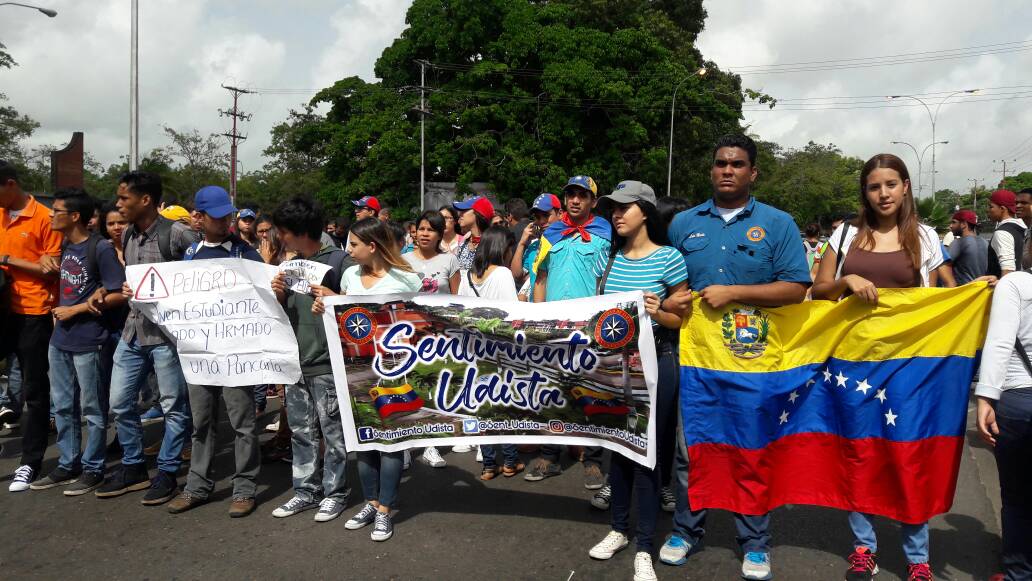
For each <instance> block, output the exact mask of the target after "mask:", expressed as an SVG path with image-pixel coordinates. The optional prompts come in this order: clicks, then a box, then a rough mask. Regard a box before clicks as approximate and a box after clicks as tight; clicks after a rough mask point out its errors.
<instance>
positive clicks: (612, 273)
mask: <svg viewBox="0 0 1032 581" xmlns="http://www.w3.org/2000/svg"><path fill="white" fill-rule="evenodd" d="M608 263H609V256H608V255H605V254H600V255H599V257H598V260H597V261H596V262H595V266H594V274H595V278H602V274H603V273H604V272H605V271H606V264H608ZM687 278H688V269H687V268H685V265H684V258H683V257H682V256H681V253H680V252H678V251H677V249H675V248H673V247H671V246H660V247H659V249H658V250H656V251H655V252H653V253H652V254H650V255H648V256H646V257H645V258H638V259H630V258H627V257H626V256H624V253H623V249H620V250H619V251H617V253H616V259H615V260H614V261H613V267H612V268H611V269H610V270H609V277H608V278H607V279H606V284H605V287H604V288H603V289H602V291H603V294H612V293H618V292H624V291H636V290H640V291H645V292H654V293H656V294H657V295H658V296H659V298H660V300H663V299H665V298H666V297H667V295H668V294H669V290H670V289H671V288H673V287H675V286H677V285H678V284H680V283H682V282H684V281H685V280H686V279H687Z"/></svg>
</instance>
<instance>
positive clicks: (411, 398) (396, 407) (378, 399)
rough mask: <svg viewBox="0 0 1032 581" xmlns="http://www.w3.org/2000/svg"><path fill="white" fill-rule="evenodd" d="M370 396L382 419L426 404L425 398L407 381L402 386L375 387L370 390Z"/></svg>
mask: <svg viewBox="0 0 1032 581" xmlns="http://www.w3.org/2000/svg"><path fill="white" fill-rule="evenodd" d="M369 397H370V398H372V400H373V407H375V408H376V413H378V414H380V418H382V419H386V418H387V417H389V416H390V415H391V414H396V413H398V412H411V411H415V410H418V409H419V408H421V407H423V404H424V402H423V398H421V397H419V394H418V393H416V390H414V389H412V386H411V385H409V384H407V383H406V384H405V385H402V386H400V387H374V388H373V389H370V390H369Z"/></svg>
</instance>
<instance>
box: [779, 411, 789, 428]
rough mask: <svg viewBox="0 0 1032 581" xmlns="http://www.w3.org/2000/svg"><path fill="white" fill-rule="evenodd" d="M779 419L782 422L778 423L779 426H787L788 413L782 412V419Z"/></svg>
mask: <svg viewBox="0 0 1032 581" xmlns="http://www.w3.org/2000/svg"><path fill="white" fill-rule="evenodd" d="M778 419H779V420H781V421H779V422H778V425H779V426H780V425H781V424H787V423H788V412H787V411H785V410H781V417H780V418H778Z"/></svg>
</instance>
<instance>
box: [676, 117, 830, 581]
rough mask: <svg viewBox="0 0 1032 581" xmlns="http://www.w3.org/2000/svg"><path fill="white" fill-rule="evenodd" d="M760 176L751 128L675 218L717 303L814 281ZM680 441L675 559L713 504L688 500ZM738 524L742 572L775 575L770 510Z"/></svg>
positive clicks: (762, 297)
mask: <svg viewBox="0 0 1032 581" xmlns="http://www.w3.org/2000/svg"><path fill="white" fill-rule="evenodd" d="M756 175H757V168H756V144H755V143H753V140H752V139H749V138H748V137H746V136H744V135H725V136H724V137H721V138H720V140H719V141H717V145H716V147H715V148H714V153H713V166H712V167H711V169H710V180H711V182H712V184H713V197H712V198H711V199H710V200H707V201H706V202H705V203H703V204H700V205H698V206H696V207H694V208H691V209H688V210H685V211H684V212H681V213H680V214H678V215H677V216H676V217H675V218H674V220H673V222H671V224H670V230H669V235H670V242H671V244H673V246H674V247H676V248H677V249H678V250H680V251H681V254H683V255H684V263H685V266H686V267H687V269H688V285H689V288H691V289H692V291H694V292H695V293H697V294H698V296H699V297H700V298H701V299H702V300H703V301H704V302H705V303H706V304H707V305H708V306H709V307H711V308H713V309H722V308H724V307H725V306H727V305H729V304H731V303H743V304H749V305H756V306H761V307H777V306H782V305H788V304H794V303H799V302H802V301H803V299H804V298H805V296H806V290H807V288H808V287H809V286H810V284H811V281H810V273H809V270H808V269H807V267H806V254H805V252H804V250H803V246H802V244H800V243H799V228H798V227H797V226H796V224H795V222H794V221H793V220H792V217H791V216H789V215H788V214H786V213H785V212H782V211H780V210H778V209H776V208H772V207H771V206H768V205H766V204H762V203H760V202H757V201H756V200H755V199H754V198H753V197H752V195H751V193H750V190H751V188H752V184H753V182H754V181H755V180H756ZM692 291H686V292H682V293H678V294H676V295H674V296H671V297H669V298H667V300H666V301H664V302H663V308H664V310H668V311H672V312H675V313H680V314H683V313H685V312H686V311H687V310H688V308H690V305H691V299H692ZM685 388H687V389H690V388H691V386H682V389H685ZM677 444H678V445H677V466H676V467H675V472H676V474H677V485H678V491H677V509H676V511H675V514H674V527H673V532H672V533H671V536H670V539H668V540H667V542H666V543H665V544H664V545H663V548H662V549H661V550H660V553H659V558H660V560H661V561H663V562H664V563H667V564H670V565H680V564H682V563H684V562H685V561H687V559H688V555H689V554H690V553H691V550H692V548H693V547H695V546H697V545H698V544H699V542H700V541H701V540H702V536H703V534H704V531H705V529H704V528H703V527H704V525H705V521H706V511H705V510H699V511H692V510H691V508H690V507H689V506H688V500H689V499H688V492H687V490H688V460H687V458H688V454H687V449H686V446H685V440H684V438H683V434H682V433H680V432H679V436H678V442H677ZM735 528H736V530H737V533H738V542H739V544H740V545H741V546H742V550H743V552H744V553H745V557H744V559H743V560H742V577H744V578H746V579H771V578H772V575H771V568H770V533H769V532H768V530H769V528H770V518H769V516H768V515H741V514H736V515H735Z"/></svg>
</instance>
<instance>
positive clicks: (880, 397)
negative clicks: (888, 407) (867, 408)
mask: <svg viewBox="0 0 1032 581" xmlns="http://www.w3.org/2000/svg"><path fill="white" fill-rule="evenodd" d="M874 398H875V399H877V400H879V401H881V402H882V403H885V400H886V399H887V398H886V397H885V390H884V389H879V390H876V391H875V392H874Z"/></svg>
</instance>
